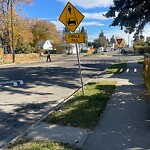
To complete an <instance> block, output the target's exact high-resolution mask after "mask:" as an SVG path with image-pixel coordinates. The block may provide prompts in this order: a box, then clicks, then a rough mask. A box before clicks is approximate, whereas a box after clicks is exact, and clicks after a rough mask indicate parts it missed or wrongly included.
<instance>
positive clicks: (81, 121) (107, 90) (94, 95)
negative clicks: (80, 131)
mask: <svg viewBox="0 0 150 150" xmlns="http://www.w3.org/2000/svg"><path fill="white" fill-rule="evenodd" d="M114 89H115V82H106V81H103V82H98V83H95V82H94V83H89V84H87V85H86V86H85V87H84V92H85V95H82V92H81V91H79V92H77V94H76V95H74V97H73V98H71V99H70V100H69V101H67V102H66V103H65V104H64V105H63V106H62V107H61V108H60V109H58V110H57V111H55V112H53V113H51V114H49V115H48V116H47V117H46V118H45V119H44V121H45V122H47V123H52V124H59V125H69V126H74V127H82V128H90V129H92V128H93V127H95V125H96V124H97V122H98V121H99V119H100V115H101V113H102V112H103V110H104V108H105V106H106V104H107V101H108V99H109V98H110V96H111V94H112V92H113V90H114Z"/></svg>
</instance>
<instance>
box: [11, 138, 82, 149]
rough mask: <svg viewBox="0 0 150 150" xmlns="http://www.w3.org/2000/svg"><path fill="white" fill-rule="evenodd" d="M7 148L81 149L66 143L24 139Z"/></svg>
mask: <svg viewBox="0 0 150 150" xmlns="http://www.w3.org/2000/svg"><path fill="white" fill-rule="evenodd" d="M8 150H81V149H79V148H75V147H73V146H69V145H67V144H61V143H57V142H50V141H24V140H21V141H19V142H17V143H15V144H14V145H12V146H11V147H10V148H8Z"/></svg>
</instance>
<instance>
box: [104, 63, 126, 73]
mask: <svg viewBox="0 0 150 150" xmlns="http://www.w3.org/2000/svg"><path fill="white" fill-rule="evenodd" d="M125 69H126V63H120V64H115V65H112V66H111V67H109V68H108V69H106V71H105V72H106V73H112V74H119V73H122V72H123V71H124V70H125Z"/></svg>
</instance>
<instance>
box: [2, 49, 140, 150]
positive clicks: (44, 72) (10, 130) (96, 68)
mask: <svg viewBox="0 0 150 150" xmlns="http://www.w3.org/2000/svg"><path fill="white" fill-rule="evenodd" d="M107 54H108V56H103V57H100V56H84V57H80V63H81V69H82V75H83V82H84V83H85V82H87V81H88V80H89V79H92V78H94V77H96V76H97V75H98V74H99V73H100V72H101V71H103V70H104V69H105V68H107V67H108V66H110V65H112V64H114V63H116V62H117V61H118V60H119V59H120V60H123V59H125V60H127V59H128V60H133V59H139V58H141V56H122V55H118V54H117V51H116V52H109V53H107ZM44 59H45V58H44ZM20 81H21V82H20ZM14 83H16V85H15V86H14ZM80 86H81V84H80V75H79V69H78V63H77V58H76V56H60V57H55V58H52V62H45V60H44V61H43V62H39V63H31V64H20V65H7V66H0V148H1V147H2V146H3V145H5V144H6V143H8V142H9V141H11V140H12V139H13V138H14V137H16V136H17V135H18V134H20V133H22V131H23V130H25V129H27V128H28V127H29V126H30V125H32V124H33V123H34V122H35V121H36V120H38V119H39V118H41V117H42V116H43V115H45V114H46V113H47V112H49V111H50V110H52V109H53V108H54V107H56V106H57V105H58V104H59V103H60V102H62V101H63V99H64V98H66V97H68V95H70V94H71V93H72V92H73V91H75V90H76V89H78V88H79V87H80Z"/></svg>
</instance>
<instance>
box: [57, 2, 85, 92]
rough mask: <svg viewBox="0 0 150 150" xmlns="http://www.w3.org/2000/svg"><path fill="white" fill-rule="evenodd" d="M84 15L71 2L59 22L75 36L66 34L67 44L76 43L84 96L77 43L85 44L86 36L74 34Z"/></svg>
mask: <svg viewBox="0 0 150 150" xmlns="http://www.w3.org/2000/svg"><path fill="white" fill-rule="evenodd" d="M83 18H84V15H83V14H82V13H80V12H79V11H78V10H77V9H76V8H75V7H74V6H73V5H72V4H71V3H70V2H68V3H67V5H66V6H65V8H64V10H63V11H62V13H61V15H60V17H59V20H60V21H61V22H62V23H63V24H64V25H65V26H66V27H67V28H68V29H69V30H70V31H72V32H73V34H66V35H65V38H66V43H75V46H76V52H77V59H78V65H79V73H80V79H81V86H82V94H83V95H84V84H83V80H82V72H81V65H80V58H79V50H78V46H77V43H84V41H85V40H84V34H83V33H74V32H75V30H76V28H77V27H78V26H79V24H80V23H81V21H82V20H83Z"/></svg>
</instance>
